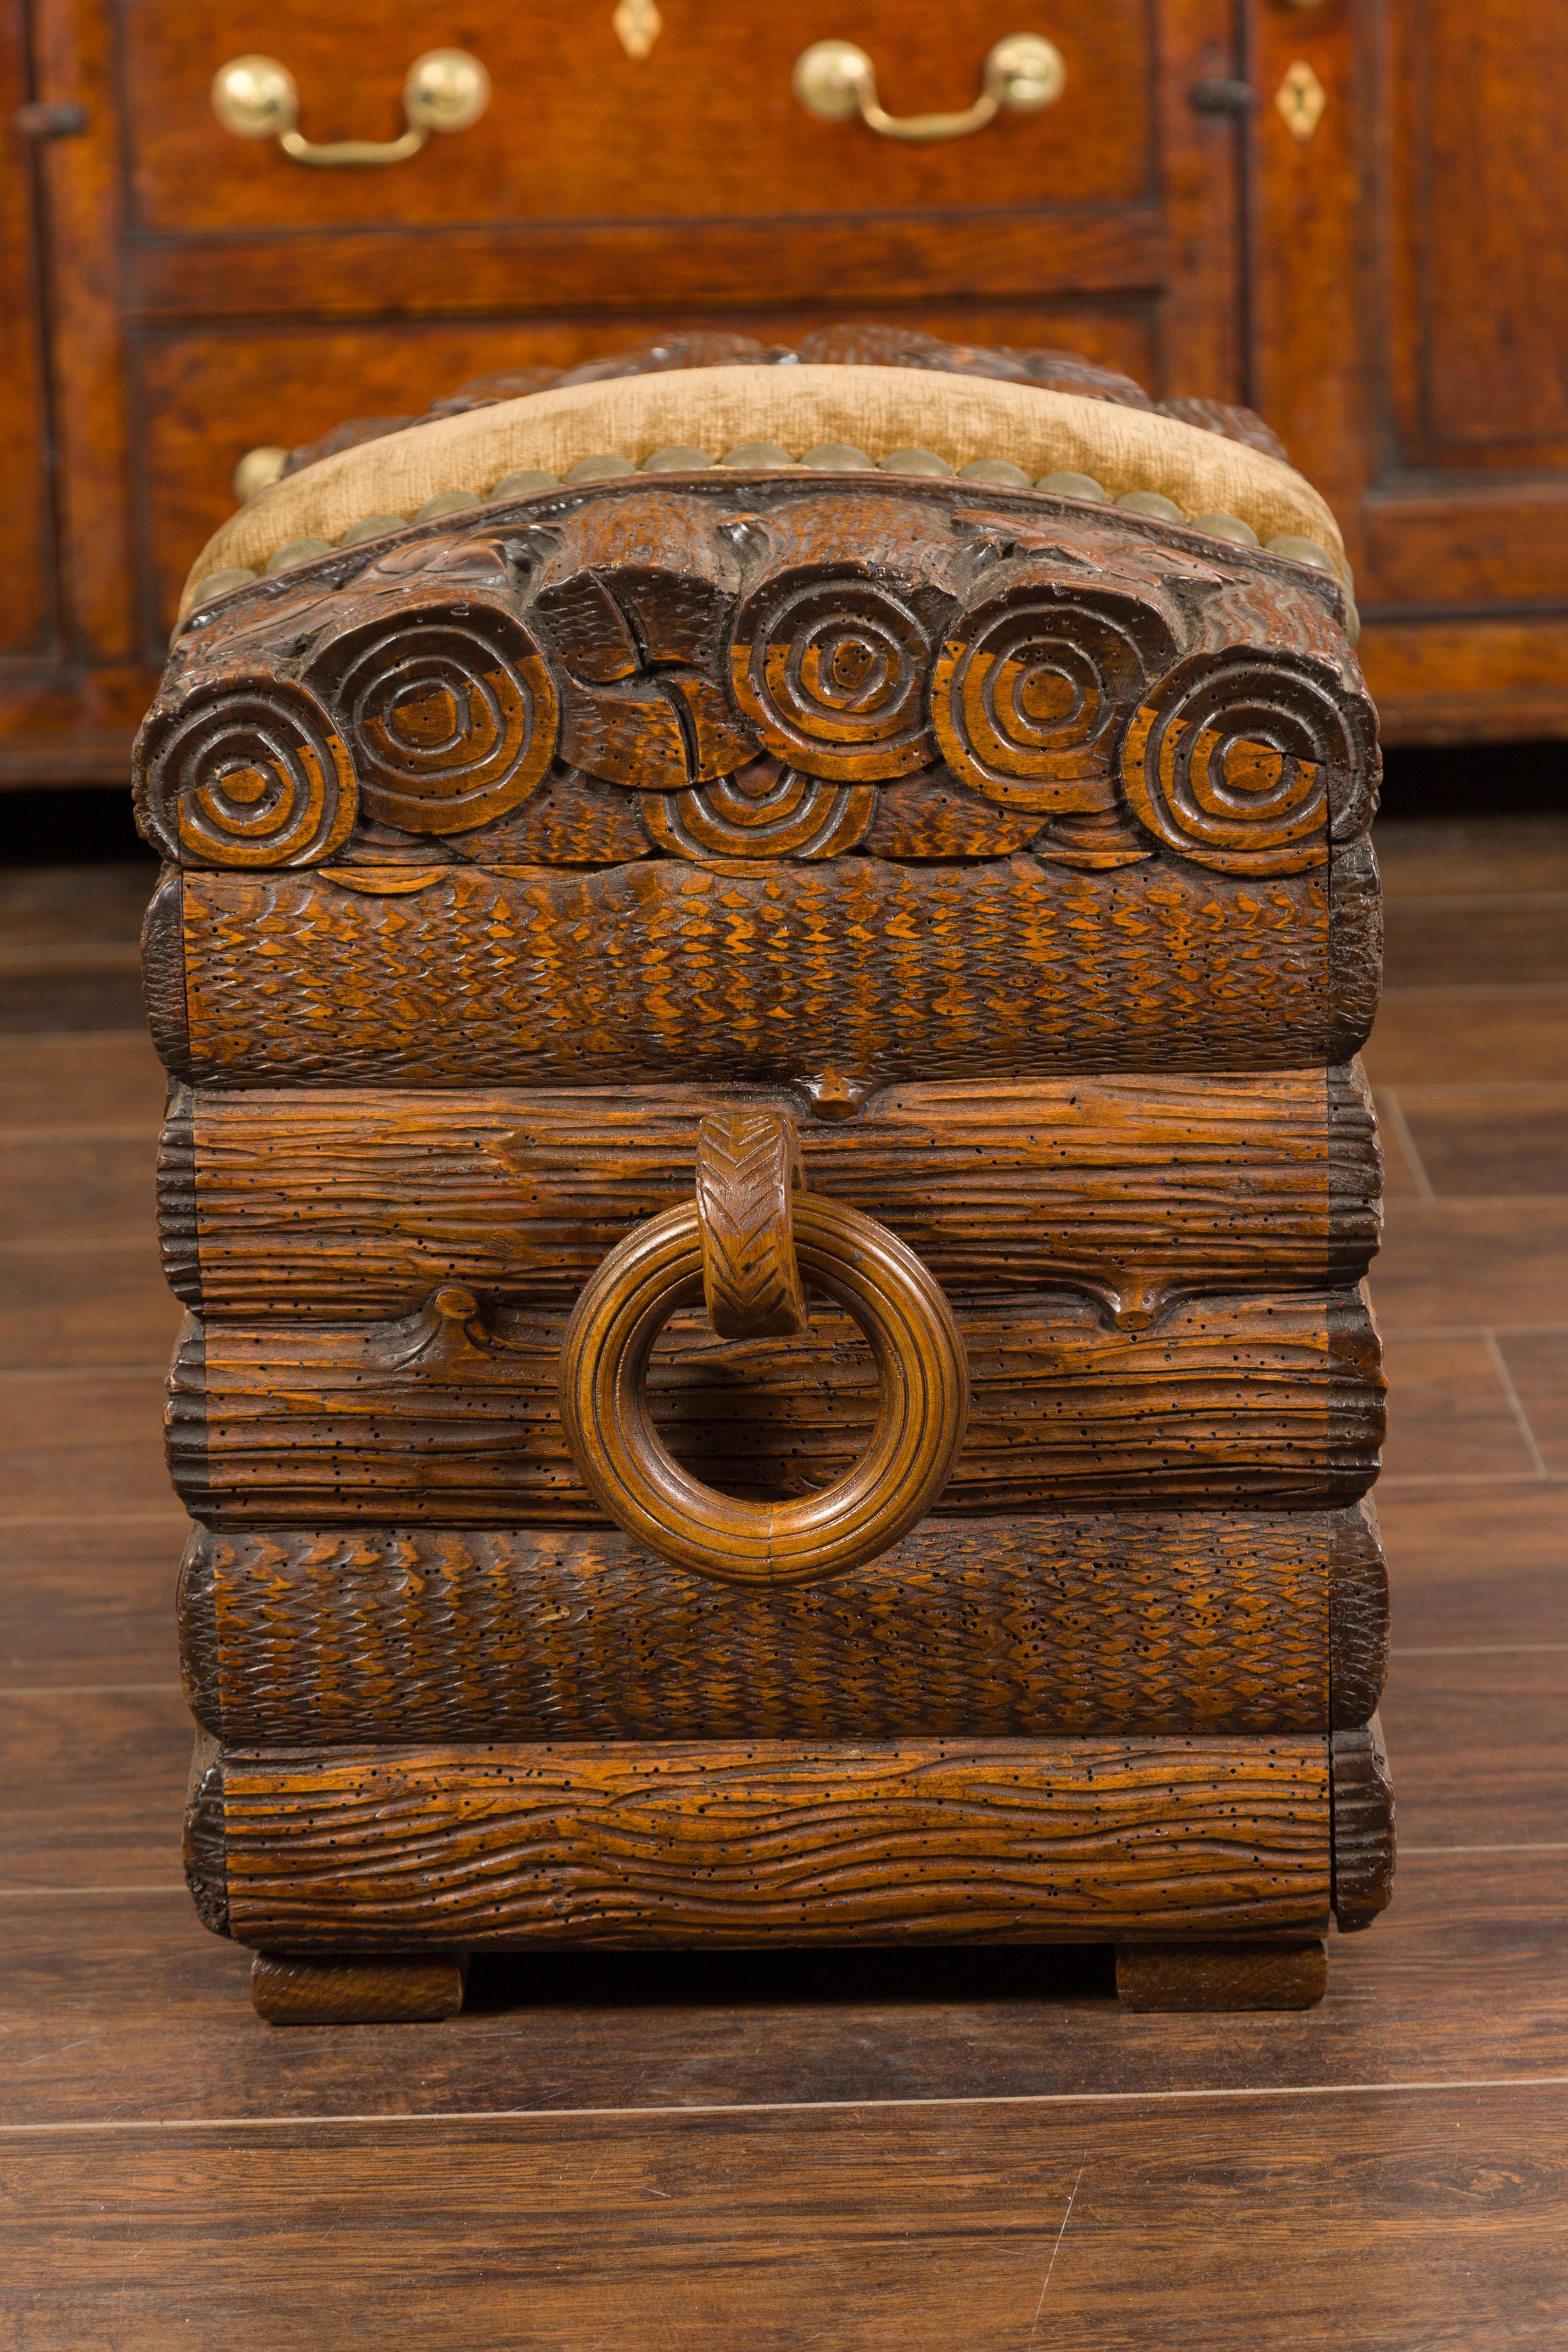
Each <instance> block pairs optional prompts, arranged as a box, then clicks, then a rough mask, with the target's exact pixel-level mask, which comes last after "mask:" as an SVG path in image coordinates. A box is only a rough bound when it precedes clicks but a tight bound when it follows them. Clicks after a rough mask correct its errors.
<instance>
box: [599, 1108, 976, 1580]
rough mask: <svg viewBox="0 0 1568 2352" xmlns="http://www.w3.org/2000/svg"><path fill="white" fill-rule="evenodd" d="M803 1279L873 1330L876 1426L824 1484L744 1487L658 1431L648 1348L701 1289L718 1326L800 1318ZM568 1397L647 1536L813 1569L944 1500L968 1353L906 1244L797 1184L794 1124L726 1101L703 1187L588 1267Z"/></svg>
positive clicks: (647, 1540)
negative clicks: (688, 1466) (781, 1494)
mask: <svg viewBox="0 0 1568 2352" xmlns="http://www.w3.org/2000/svg"><path fill="white" fill-rule="evenodd" d="M808 1281H809V1282H810V1285H811V1286H812V1287H813V1288H815V1289H819V1290H824V1291H826V1292H827V1293H828V1295H829V1297H831V1298H834V1299H836V1300H837V1301H838V1303H839V1305H840V1306H841V1307H844V1308H845V1309H846V1310H847V1311H848V1313H849V1314H851V1315H852V1316H853V1318H854V1319H855V1321H856V1322H857V1323H858V1324H859V1325H860V1327H861V1328H862V1331H863V1332H864V1333H865V1335H866V1338H867V1339H868V1340H869V1341H870V1343H871V1348H872V1353H873V1357H874V1358H875V1360H876V1368H877V1380H878V1388H879V1394H878V1404H877V1418H876V1424H875V1427H874V1428H873V1432H872V1437H871V1443H870V1444H869V1446H868V1447H867V1449H866V1451H865V1453H864V1454H862V1456H861V1458H860V1460H859V1461H858V1462H856V1463H855V1464H854V1465H853V1467H852V1469H851V1470H850V1471H849V1472H848V1473H847V1474H846V1475H844V1476H843V1477H841V1478H839V1479H836V1480H835V1481H834V1483H833V1484H832V1485H831V1486H827V1487H824V1488H822V1489H821V1491H819V1492H818V1493H816V1494H812V1495H809V1496H805V1497H803V1498H802V1499H800V1500H798V1501H791V1502H782V1503H748V1502H743V1501H741V1500H739V1499H738V1498H737V1496H733V1495H724V1494H720V1493H719V1492H718V1490H717V1489H716V1487H713V1486H705V1485H703V1484H702V1482H701V1481H700V1480H698V1479H696V1478H694V1477H693V1476H692V1475H690V1473H689V1472H687V1471H686V1470H685V1469H683V1468H682V1466H681V1465H680V1464H679V1463H678V1462H676V1461H675V1459H674V1456H673V1455H672V1454H670V1453H669V1452H668V1450H667V1449H666V1447H665V1446H664V1443H663V1441H662V1440H661V1438H660V1437H659V1434H658V1433H657V1431H656V1430H655V1429H654V1427H653V1421H652V1418H651V1416H650V1414H649V1412H648V1402H647V1394H646V1384H645V1382H646V1373H647V1369H648V1359H649V1357H650V1355H651V1354H652V1352H653V1342H654V1340H655V1339H657V1338H658V1335H659V1333H660V1331H661V1330H662V1329H663V1328H664V1324H665V1323H666V1322H667V1321H668V1320H669V1318H670V1317H671V1316H672V1315H673V1314H674V1312H675V1311H676V1309H677V1308H678V1307H685V1306H691V1305H694V1304H695V1301H696V1300H697V1299H698V1298H706V1302H707V1307H708V1314H709V1318H710V1319H711V1321H712V1323H713V1327H714V1328H715V1330H716V1332H717V1333H718V1334H719V1335H720V1337H721V1338H726V1339H774V1338H779V1339H782V1338H788V1337H789V1336H790V1335H792V1334H798V1333H800V1332H802V1331H804V1330H805V1329H806V1328H807V1322H806V1306H805V1286H806V1283H807V1282H808ZM560 1404H561V1420H562V1423H563V1425H564V1428H565V1432H566V1439H567V1444H568V1445H569V1446H570V1449H571V1454H572V1458H573V1460H574V1461H575V1462H576V1464H577V1466H578V1469H579V1471H580V1473H581V1475H582V1479H583V1483H584V1485H585V1486H587V1487H588V1489H589V1492H590V1493H591V1495H592V1496H593V1497H594V1499H595V1501H596V1502H597V1503H598V1504H599V1505H600V1507H601V1509H602V1510H604V1511H605V1512H606V1513H607V1514H608V1516H609V1517H611V1518H612V1519H613V1520H614V1521H615V1522H616V1525H617V1526H618V1527H621V1528H624V1529H625V1531H626V1533H627V1534H628V1535H630V1536H632V1538H635V1540H636V1541H637V1542H639V1543H641V1544H644V1545H646V1547H647V1549H649V1550H650V1551H653V1552H657V1553H658V1554H659V1556H660V1557H661V1559H667V1560H670V1561H672V1562H673V1563H674V1566H676V1567H677V1568H685V1569H690V1570H695V1572H696V1574H698V1575H699V1576H706V1577H711V1578H713V1579H714V1580H716V1581H717V1582H719V1583H721V1584H740V1585H753V1586H756V1585H760V1586H764V1587H779V1586H784V1585H795V1584H814V1583H816V1582H818V1581H820V1580H821V1579H822V1578H823V1577H828V1576H840V1575H842V1574H843V1573H844V1572H845V1571H846V1570H849V1569H852V1568H858V1567H860V1566H861V1565H862V1563H863V1562H864V1561H866V1560H868V1559H875V1558H876V1557H877V1555H878V1553H880V1552H883V1551H886V1550H887V1549H889V1547H890V1546H891V1545H893V1544H895V1543H897V1542H898V1541H899V1540H900V1539H901V1538H903V1537H904V1536H906V1535H907V1534H908V1533H909V1531H910V1529H911V1528H913V1527H915V1525H916V1523H917V1522H918V1521H919V1520H920V1519H923V1518H924V1517H925V1514H926V1512H927V1511H928V1510H929V1509H930V1508H931V1507H932V1505H933V1504H934V1503H935V1502H936V1497H937V1496H938V1495H940V1493H941V1491H942V1489H943V1487H944V1486H946V1483H947V1479H948V1475H949V1474H950V1473H951V1470H952V1467H953V1463H954V1460H955V1459H956V1454H957V1452H958V1448H959V1446H960V1445H961V1444H962V1443H963V1440H964V1431H965V1428H966V1425H967V1420H968V1410H969V1375H968V1359H967V1354H966V1351H965V1348H964V1342H963V1339H962V1338H961V1337H960V1335H959V1332H958V1328H957V1326H956V1323H955V1322H954V1320H953V1316H952V1310H951V1309H950V1308H949V1307H948V1305H947V1301H946V1298H945V1297H943V1295H942V1291H941V1288H940V1286H939V1285H938V1284H937V1283H936V1280H935V1279H934V1278H933V1276H931V1275H930V1274H929V1273H928V1272H927V1271H926V1269H925V1266H924V1265H922V1264H921V1262H920V1260H919V1259H918V1258H917V1257H916V1256H915V1253H914V1251H913V1250H910V1249H907V1248H906V1247H905V1246H904V1243H903V1242H901V1241H900V1240H898V1238H897V1237H896V1235H895V1234H890V1233H889V1232H888V1231H887V1228H886V1227H885V1226H884V1225H880V1224H878V1223H876V1222H875V1220H874V1219H873V1218H871V1217H867V1216H864V1215H862V1213H861V1212H860V1211H859V1210H858V1209H852V1208H848V1207H846V1206H845V1205H844V1204H843V1203H842V1202H837V1201H828V1200H823V1199H821V1198H820V1197H819V1196H818V1195H816V1194H814V1193H811V1192H806V1191H804V1190H802V1189H801V1178H800V1145H799V1141H798V1139H797V1137H796V1133H795V1126H794V1121H793V1120H792V1119H790V1118H785V1117H784V1116H782V1115H781V1114H780V1113H779V1112H777V1111H769V1110H761V1111H735V1112H728V1113H726V1114H724V1115H723V1116H721V1117H716V1118H706V1119H704V1121H703V1122H702V1126H701V1128H700V1129H699V1131H698V1137H697V1167H696V1188H695V1198H694V1199H692V1200H691V1201H687V1202H681V1203H680V1205H679V1206H678V1207H676V1208H674V1209H667V1210H665V1212H664V1215H663V1216H659V1217H654V1218H652V1219H650V1220H649V1222H648V1223H646V1224H643V1225H640V1226H639V1227H638V1228H637V1230H636V1231H635V1232H634V1233H632V1234H628V1235H627V1237H626V1239H625V1240H624V1241H623V1242H620V1243H618V1244H616V1246H615V1248H614V1249H612V1251H611V1252H610V1254H609V1255H608V1256H607V1257H606V1258H605V1259H604V1260H603V1262H602V1264H601V1265H600V1266H599V1267H598V1269H597V1270H596V1271H595V1273H594V1274H593V1275H592V1276H591V1278H590V1280H589V1282H588V1284H587V1286H586V1287H585V1288H584V1290H583V1292H582V1295H581V1297H580V1298H579V1300H578V1302H577V1306H576V1307H575V1308H574V1310H573V1312H572V1317H571V1320H570V1323H569V1324H568V1326H567V1331H566V1337H565V1339H564V1340H563V1342H562V1345H561V1357H560Z"/></svg>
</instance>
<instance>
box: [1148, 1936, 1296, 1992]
mask: <svg viewBox="0 0 1568 2352" xmlns="http://www.w3.org/2000/svg"><path fill="white" fill-rule="evenodd" d="M1328 1982H1329V1970H1328V1955H1327V1953H1326V1952H1325V1950H1324V1948H1323V1945H1322V1938H1321V1937H1312V1938H1310V1939H1309V1940H1307V1941H1305V1942H1300V1943H1283V1942H1281V1943H1260V1944H1243V1943H1233V1944H1118V1945H1117V1947H1116V1990H1117V1992H1118V1994H1119V1995H1120V1997H1121V2001H1122V2006H1123V2007H1124V2009H1143V2010H1151V2009H1152V2010H1162V2009H1163V2010H1174V2009H1207V2010H1228V2009H1234V2010H1240V2009H1312V2008H1314V2007H1315V2006H1316V2004H1317V2003H1318V2002H1319V2001H1320V2000H1322V1997H1323V1995H1324V1993H1325V1992H1326V1991H1327V1990H1328Z"/></svg>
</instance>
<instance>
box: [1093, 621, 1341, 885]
mask: <svg viewBox="0 0 1568 2352" xmlns="http://www.w3.org/2000/svg"><path fill="white" fill-rule="evenodd" d="M1375 763H1376V753H1375V719H1374V718H1373V713H1372V709H1371V705H1370V704H1369V703H1368V702H1367V700H1366V698H1365V697H1364V696H1363V695H1360V694H1356V693H1354V692H1353V691H1350V690H1347V688H1346V686H1345V683H1344V681H1343V678H1342V677H1340V676H1339V674H1338V672H1337V671H1336V670H1335V669H1334V668H1333V666H1332V665H1331V664H1329V663H1327V662H1322V661H1317V660H1314V659H1313V658H1312V657H1311V656H1304V655H1293V654H1279V653H1271V652H1270V651H1269V650H1267V649H1266V648H1264V647H1261V646H1233V647H1230V648H1228V649H1227V650H1226V651H1224V652H1221V653H1219V654H1194V655H1192V656H1189V657H1188V658H1187V659H1186V661H1182V662H1178V663H1177V664H1176V667H1174V668H1173V669H1171V670H1170V671H1169V672H1168V673H1167V675H1166V677H1163V678H1162V679H1161V680H1160V682H1159V684H1158V686H1157V687H1156V688H1155V690H1154V692H1153V693H1152V695H1151V696H1150V698H1149V699H1148V701H1147V702H1146V703H1145V705H1144V706H1143V707H1142V708H1141V709H1139V710H1138V712H1137V713H1136V715H1135V717H1134V719H1133V721H1132V723H1131V725H1130V726H1129V728H1128V730H1127V736H1126V741H1125V744H1124V750H1123V756H1122V779H1123V783H1124V788H1125V791H1126V795H1127V801H1128V804H1129V806H1130V807H1131V809H1132V811H1133V814H1134V816H1135V817H1136V818H1137V819H1138V822H1139V823H1140V824H1143V825H1145V827H1146V828H1147V829H1148V831H1149V832H1150V833H1152V834H1153V835H1155V838H1156V840H1158V841H1161V842H1163V843H1164V844H1165V845H1166V847H1167V848H1168V849H1174V850H1176V852H1178V853H1179V855H1180V856H1183V857H1189V858H1191V859H1192V860H1193V861H1194V863H1195V864H1197V865H1199V866H1212V867H1214V868H1215V869H1216V870H1217V871H1218V872H1219V873H1222V874H1300V873H1302V872H1304V871H1305V870H1306V869H1307V868H1308V867H1309V866H1322V865H1324V864H1326V863H1327V860H1328V855H1329V833H1330V826H1331V820H1332V823H1333V830H1334V832H1335V833H1336V834H1338V835H1341V836H1342V837H1343V835H1348V834H1354V833H1355V832H1358V831H1360V829H1361V827H1362V826H1363V825H1364V824H1365V823H1366V821H1367V817H1368V814H1369V813H1370V810H1369V802H1370V795H1371V789H1372V783H1373V781H1374V778H1375Z"/></svg>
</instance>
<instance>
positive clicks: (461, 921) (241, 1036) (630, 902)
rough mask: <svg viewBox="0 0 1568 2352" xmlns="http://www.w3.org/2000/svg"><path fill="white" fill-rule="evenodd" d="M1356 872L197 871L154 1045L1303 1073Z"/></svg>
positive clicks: (445, 1056) (1348, 1007) (330, 1060)
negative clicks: (400, 875) (338, 875)
mask: <svg viewBox="0 0 1568 2352" xmlns="http://www.w3.org/2000/svg"><path fill="white" fill-rule="evenodd" d="M1369 860H1370V852H1368V851H1365V850H1364V848H1362V847H1357V848H1356V849H1355V850H1354V851H1353V852H1349V853H1347V854H1346V856H1345V857H1344V858H1343V860H1341V859H1336V861H1335V865H1334V866H1333V868H1332V869H1329V872H1328V874H1327V875H1325V873H1324V871H1323V870H1322V869H1320V870H1318V871H1315V872H1312V873H1308V874H1303V875H1283V876H1280V877H1274V878H1271V879H1270V880H1267V881H1264V882H1257V881H1253V880H1251V879H1249V878H1242V877H1235V876H1229V875H1222V874H1207V873H1202V872H1201V869H1198V868H1196V867H1177V866H1172V867H1166V866H1158V865H1147V864H1145V865H1138V866H1127V867H1123V868H1119V869H1113V870H1112V871H1110V872H1095V871H1083V872H1079V871H1075V870H1073V869H1071V868H1069V867H1064V866H1049V865H1045V864H1042V863H1040V862H1039V861H1038V860H1035V859H1032V858H1030V857H1028V856H1021V855H1020V856H1017V857H1012V858H1008V859H995V860H989V861H987V862H984V863H980V864H976V865H972V866H894V865H890V864H888V863H886V862H885V861H883V860H881V859H878V858H873V857H866V856H853V857H846V858H827V859H823V860H821V862H819V863H810V864H789V863H779V864H777V865H775V864H768V863H762V862H758V863H749V862H747V861H737V862H736V863H735V864H734V865H732V866H728V867H726V868H722V869H721V868H719V867H716V866H704V867H698V866H686V865H683V864H681V863H680V862H678V861H675V860H671V859H657V860H652V861H647V862H644V863H642V864H638V865H631V866H613V867H610V868H605V869H600V870H596V871H591V872H581V871H571V870H565V869H555V868H546V867H539V868H537V869H535V870H533V871H531V872H522V873H517V874H511V875H505V874H499V873H495V872H491V871H487V870H483V869H479V868H476V867H472V866H444V867H442V868H440V869H438V871H437V873H436V876H435V877H434V880H433V881H432V883H431V884H430V886H429V887H425V888H423V889H421V890H419V891H418V892H417V893H415V894H414V895H413V896H406V895H403V894H402V893H401V892H400V893H398V894H396V895H394V896H392V897H390V898H373V897H371V898H367V897H365V896H363V895H362V894H361V893H360V892H356V891H347V890H344V889H342V888H340V887H339V886H338V885H337V884H336V883H334V882H331V881H329V880H327V879H325V878H324V877H321V876H319V875H317V874H310V873H299V874H294V873H277V874H266V875H259V874H258V875H254V876H252V875H241V874H218V873H202V872H191V873H188V874H186V875H184V876H183V877H177V878H172V879H171V882H170V883H169V884H168V885H167V886H166V887H172V888H173V889H176V890H179V889H183V940H184V961H185V970H186V989H185V1001H186V1021H187V1028H186V1033H185V1034H176V1033H174V1032H173V1031H172V1030H171V1029H170V1028H168V1027H165V1028H163V1029H162V1031H161V1032H160V1034H158V1037H157V1040H156V1042H157V1045H158V1047H159V1051H160V1052H161V1054H162V1056H163V1058H164V1060H165V1062H166V1063H167V1064H168V1066H169V1067H170V1069H171V1070H172V1071H173V1072H174V1074H175V1075H176V1076H181V1077H183V1078H186V1079H188V1080H193V1081H196V1082H199V1083H202V1084H206V1085H228V1086H235V1085H243V1086H262V1085H277V1084H280V1083H282V1084H289V1085H311V1086H319V1085H324V1084H330V1085H340V1086H354V1085H382V1086H399V1087H409V1086H414V1087H418V1086H457V1085H465V1086H473V1085H483V1084H486V1083H496V1084H503V1085H505V1084H514V1085H516V1084H524V1085H532V1086H569V1085H604V1084H617V1083H625V1082H627V1081H631V1080H640V1081H643V1082H644V1083H645V1082H648V1081H650V1080H655V1079H673V1080H675V1081H678V1082H685V1083H689V1082H691V1081H693V1080H701V1079H704V1078H709V1079H722V1080H725V1081H729V1082H733V1081H735V1080H737V1079H739V1080H751V1081H758V1082H763V1083H771V1084H788V1083H789V1081H790V1080H792V1079H800V1078H803V1077H805V1076H807V1075H808V1074H810V1073H814V1072H817V1071H821V1070H822V1069H824V1068H829V1067H831V1068H837V1069H842V1070H849V1071H853V1072H855V1073H856V1074H857V1075H858V1076H860V1077H861V1078H862V1080H863V1081H864V1083H865V1085H866V1087H867V1088H868V1089H869V1088H870V1087H874V1086H878V1085H890V1084H894V1083H896V1082H900V1081H908V1080H911V1079H925V1080H929V1079H933V1078H969V1079H973V1078H978V1077H986V1076H995V1077H1004V1078H1006V1077H1025V1076H1057V1075H1060V1074H1061V1073H1064V1072H1071V1073H1072V1074H1074V1075H1077V1074H1080V1073H1085V1074H1086V1073H1089V1072H1093V1071H1112V1070H1157V1071H1181V1070H1217V1071H1218V1070H1230V1069H1291V1068H1299V1067H1301V1066H1302V1065H1303V1064H1304V1063H1310V1062H1322V1061H1343V1060H1345V1059H1347V1058H1348V1057H1349V1056H1350V1055H1352V1054H1354V1053H1355V1052H1356V1051H1357V1050H1358V1049H1359V1047H1360V1046H1361V1045H1362V1044H1363V1042H1364V1039H1365V1036H1366V1034H1367V1032H1368V1030H1369V1029H1370V1027H1371V1022H1372V1015H1373V1013H1374V1010H1375V1004H1376V987H1377V944H1376V942H1377V933H1376V918H1377V908H1376V898H1375V877H1374V872H1373V868H1372V866H1371V865H1370V862H1369ZM1357 861H1360V862H1359V863H1358V862H1357ZM589 941H591V943H592V951H591V954H585V953H584V946H585V943H586V942H589ZM280 970H286V971H287V975H288V985H287V988H286V989H280V988H278V987H277V985H276V984H275V975H276V974H277V972H278V971H280ZM436 975H438V976H439V990H438V992H437V990H436V988H435V985H434V976H436ZM152 993H153V998H154V1002H155V1003H157V1004H158V1006H159V1007H160V1009H161V1010H162V1011H164V1012H165V1013H166V1012H167V1010H168V1007H169V1004H170V1003H171V1001H172V992H162V991H160V990H156V989H155V990H154V991H153V992H152Z"/></svg>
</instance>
